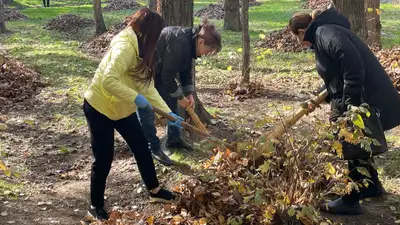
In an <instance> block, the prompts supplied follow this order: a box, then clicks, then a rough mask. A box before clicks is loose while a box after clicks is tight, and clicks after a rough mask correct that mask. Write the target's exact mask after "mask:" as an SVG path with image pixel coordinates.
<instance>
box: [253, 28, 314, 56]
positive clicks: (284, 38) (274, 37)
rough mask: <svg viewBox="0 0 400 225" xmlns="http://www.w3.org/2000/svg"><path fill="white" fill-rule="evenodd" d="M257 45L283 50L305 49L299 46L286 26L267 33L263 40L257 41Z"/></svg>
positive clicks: (296, 50) (295, 50)
mask: <svg viewBox="0 0 400 225" xmlns="http://www.w3.org/2000/svg"><path fill="white" fill-rule="evenodd" d="M257 47H262V48H269V49H274V50H279V51H284V52H300V51H304V50H306V49H307V48H306V47H303V46H301V45H300V44H299V43H298V42H297V40H296V39H295V38H294V37H293V36H292V34H291V33H290V31H289V30H288V29H286V28H285V29H283V30H278V31H273V32H271V33H269V34H268V35H267V36H266V37H265V38H264V39H263V40H261V41H259V42H258V43H257Z"/></svg>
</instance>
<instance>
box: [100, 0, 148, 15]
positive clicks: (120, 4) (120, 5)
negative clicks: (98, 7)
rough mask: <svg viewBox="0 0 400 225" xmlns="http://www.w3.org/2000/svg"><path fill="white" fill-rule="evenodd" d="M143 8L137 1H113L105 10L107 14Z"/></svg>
mask: <svg viewBox="0 0 400 225" xmlns="http://www.w3.org/2000/svg"><path fill="white" fill-rule="evenodd" d="M139 7H141V5H140V4H139V3H137V2H136V1H135V0H112V1H111V2H110V3H109V4H108V5H107V6H106V7H104V8H103V10H104V11H105V12H111V11H119V10H124V9H130V10H134V9H137V8H139Z"/></svg>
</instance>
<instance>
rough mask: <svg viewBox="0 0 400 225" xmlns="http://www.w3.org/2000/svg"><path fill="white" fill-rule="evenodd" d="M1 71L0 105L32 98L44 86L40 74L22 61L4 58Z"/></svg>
mask: <svg viewBox="0 0 400 225" xmlns="http://www.w3.org/2000/svg"><path fill="white" fill-rule="evenodd" d="M2 61H3V62H2V63H1V71H0V90H1V91H0V105H2V106H4V105H5V104H9V103H13V102H18V101H22V100H25V99H28V98H30V97H31V96H32V95H34V94H35V92H36V91H37V90H38V88H40V87H42V86H43V83H42V82H41V81H40V76H39V74H38V73H37V72H36V71H34V70H32V69H30V68H27V67H26V66H24V65H23V64H22V63H20V62H18V61H15V60H12V59H4V60H2Z"/></svg>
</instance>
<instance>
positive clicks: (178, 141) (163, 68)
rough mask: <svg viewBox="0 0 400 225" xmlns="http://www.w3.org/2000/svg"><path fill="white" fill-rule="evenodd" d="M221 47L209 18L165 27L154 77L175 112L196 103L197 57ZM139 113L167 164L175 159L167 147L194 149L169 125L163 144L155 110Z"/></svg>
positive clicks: (152, 143) (154, 150)
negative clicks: (192, 24) (195, 23)
mask: <svg viewBox="0 0 400 225" xmlns="http://www.w3.org/2000/svg"><path fill="white" fill-rule="evenodd" d="M220 50H221V37H220V35H219V33H218V31H216V29H215V27H214V25H212V24H210V23H208V21H207V20H205V21H203V24H202V25H200V26H199V27H198V28H183V27H175V26H172V27H166V28H164V29H163V31H162V32H161V35H160V38H159V40H158V43H157V49H156V56H155V57H156V64H155V78H154V80H155V87H156V89H157V90H158V92H159V93H160V95H161V97H162V98H163V99H164V101H165V102H166V103H167V104H168V106H169V107H170V109H171V110H172V112H174V113H175V114H179V106H180V107H182V108H183V109H187V108H188V107H192V108H193V107H194V104H195V102H194V97H193V92H194V84H193V74H192V71H193V70H194V68H193V60H194V59H196V58H197V57H200V56H202V55H209V54H213V53H217V52H219V51H220ZM176 80H178V81H179V84H178V83H177V81H176ZM138 115H139V118H140V122H141V124H142V128H143V130H144V133H145V135H146V138H147V139H148V141H149V145H150V149H151V151H152V153H153V156H154V157H155V158H156V159H157V160H158V161H160V162H161V163H163V164H164V165H171V164H172V163H173V162H172V161H171V160H170V159H169V158H168V156H167V155H165V154H164V151H166V150H167V148H177V149H186V150H187V151H192V145H191V144H190V143H189V142H188V141H186V140H185V139H184V138H183V137H182V135H181V132H180V130H179V129H176V128H175V127H173V126H168V127H167V139H166V140H165V138H163V141H162V143H161V144H160V140H159V139H158V137H157V135H156V128H155V127H154V114H153V112H151V111H146V110H145V109H144V110H142V109H139V110H138Z"/></svg>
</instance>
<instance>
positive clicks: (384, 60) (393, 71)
mask: <svg viewBox="0 0 400 225" xmlns="http://www.w3.org/2000/svg"><path fill="white" fill-rule="evenodd" d="M375 55H376V56H377V57H378V59H379V61H380V62H381V64H382V66H383V67H384V68H385V70H386V72H387V73H388V75H389V76H390V78H391V79H392V81H393V84H394V85H395V87H396V88H397V90H398V91H400V48H399V47H395V48H392V49H383V50H380V51H378V52H376V54H375Z"/></svg>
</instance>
